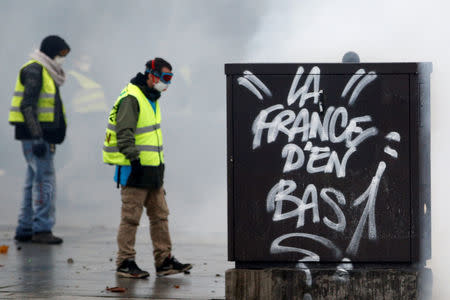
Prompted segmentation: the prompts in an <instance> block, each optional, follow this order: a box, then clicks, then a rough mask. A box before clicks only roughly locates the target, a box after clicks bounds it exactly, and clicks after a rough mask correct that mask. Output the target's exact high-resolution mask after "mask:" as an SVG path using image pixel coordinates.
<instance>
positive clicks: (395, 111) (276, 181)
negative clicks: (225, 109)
mask: <svg viewBox="0 0 450 300" xmlns="http://www.w3.org/2000/svg"><path fill="white" fill-rule="evenodd" d="M319 67H320V66H319ZM315 70H316V73H317V69H315ZM250 71H251V70H250ZM308 71H309V70H306V71H305V74H303V75H301V76H299V75H297V76H296V75H294V74H292V75H258V74H255V77H249V76H236V75H233V76H232V122H233V132H232V143H233V146H232V148H233V150H232V152H233V162H232V170H233V172H232V174H230V175H231V176H232V184H233V195H232V197H233V199H231V200H232V201H233V207H234V208H233V214H234V216H233V220H234V224H233V226H232V228H233V229H232V230H234V232H233V233H234V254H235V260H236V261H241V262H274V261H278V262H295V261H299V260H303V261H318V260H320V261H322V262H335V261H340V260H341V259H343V258H344V257H347V258H350V259H351V260H352V261H359V262H408V261H410V258H411V257H410V230H411V229H410V172H409V160H410V154H409V105H408V101H409V75H407V74H376V69H374V70H367V71H365V72H364V73H363V72H362V71H359V72H360V74H354V73H350V74H336V75H318V76H317V75H316V76H314V75H309V76H308ZM369 71H371V73H369ZM247 75H248V74H247ZM242 78H244V79H242ZM315 84H317V85H316V87H315V86H314V85H315ZM302 86H305V88H304V93H303V94H304V95H305V96H304V99H303V100H304V101H302V99H301V98H302V93H301V90H300V89H301V87H302ZM299 91H300V92H299ZM320 91H321V92H320ZM314 92H320V94H319V95H318V96H317V98H316V97H315V95H316V94H314ZM296 93H297V94H296ZM308 93H310V94H308ZM296 96H298V97H296ZM300 102H303V103H300ZM321 125H323V127H324V129H323V130H315V129H314V128H319V129H320V128H321ZM295 128H296V129H295ZM358 139H359V140H358ZM287 161H289V162H290V164H288V163H287ZM302 161H303V162H302ZM345 161H346V163H345Z"/></svg>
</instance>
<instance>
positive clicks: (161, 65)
mask: <svg viewBox="0 0 450 300" xmlns="http://www.w3.org/2000/svg"><path fill="white" fill-rule="evenodd" d="M172 76H173V73H172V66H171V65H170V64H169V63H168V62H167V61H165V60H164V59H162V58H155V59H153V60H151V61H148V62H147V63H146V70H145V73H138V74H137V75H136V76H135V77H134V78H132V79H131V81H130V83H129V84H128V85H127V86H126V87H125V88H124V89H123V90H122V92H121V93H120V95H119V97H118V98H117V101H116V103H115V104H114V106H113V108H112V110H111V113H110V115H109V118H108V126H107V129H106V136H105V142H104V146H103V161H104V162H105V163H107V164H111V165H115V166H116V173H115V181H116V182H117V186H119V185H120V186H121V196H122V213H121V221H120V226H119V232H118V236H117V243H118V248H119V251H118V253H117V259H116V264H117V274H118V275H119V276H121V277H130V278H145V277H148V276H149V273H148V272H146V271H143V270H141V269H140V268H139V267H138V266H137V264H136V261H135V256H136V251H135V249H134V245H135V238H136V230H137V227H138V225H139V220H140V219H141V215H142V211H143V208H144V207H145V208H146V212H147V215H148V217H149V220H150V236H151V239H152V243H153V256H154V260H155V268H156V273H157V275H158V276H165V275H170V274H176V273H180V272H186V271H188V270H189V269H191V268H192V265H191V264H182V263H180V262H179V261H178V260H177V259H176V258H175V257H174V256H173V255H172V253H171V251H172V243H171V239H170V234H169V227H168V219H167V217H168V215H169V209H168V207H167V203H166V199H165V190H164V188H163V179H164V153H163V138H162V132H161V110H160V105H159V101H158V99H159V98H160V97H161V93H162V92H164V91H166V90H167V88H168V87H169V84H170V83H171V79H172Z"/></svg>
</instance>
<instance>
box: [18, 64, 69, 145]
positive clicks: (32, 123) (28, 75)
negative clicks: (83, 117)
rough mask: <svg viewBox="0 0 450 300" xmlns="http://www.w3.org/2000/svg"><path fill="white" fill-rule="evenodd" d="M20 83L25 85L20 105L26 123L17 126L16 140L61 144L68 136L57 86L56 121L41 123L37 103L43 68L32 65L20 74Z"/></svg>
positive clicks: (38, 65)
mask: <svg viewBox="0 0 450 300" xmlns="http://www.w3.org/2000/svg"><path fill="white" fill-rule="evenodd" d="M19 76H20V81H21V83H22V84H23V85H24V87H25V90H24V96H23V99H22V102H21V104H20V111H21V112H22V114H23V116H24V119H25V123H24V124H17V125H16V129H15V138H16V139H17V140H29V139H39V138H43V139H44V140H45V141H47V142H48V143H50V144H61V143H62V142H63V141H64V138H65V136H66V122H65V120H64V115H63V108H62V102H61V96H60V94H59V88H58V87H57V86H56V96H55V120H54V122H52V123H44V122H42V123H40V122H38V120H37V103H38V100H39V94H40V92H41V88H42V66H41V65H40V64H38V63H32V64H29V65H28V66H26V67H25V68H23V69H22V71H21V72H20V75H19Z"/></svg>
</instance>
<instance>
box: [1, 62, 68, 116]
mask: <svg viewBox="0 0 450 300" xmlns="http://www.w3.org/2000/svg"><path fill="white" fill-rule="evenodd" d="M32 63H38V64H39V65H41V66H42V87H41V91H40V93H39V99H38V102H37V118H38V121H39V122H43V123H52V122H54V121H55V97H56V86H55V82H54V81H53V79H52V77H51V76H50V74H49V72H48V71H47V69H46V68H45V67H44V66H43V65H42V64H41V63H40V62H38V61H37V60H30V61H29V62H27V63H26V64H25V65H23V66H22V68H21V69H20V72H19V75H18V76H17V80H16V87H15V90H14V94H13V98H12V101H11V108H10V110H9V118H8V121H9V122H10V123H11V124H21V123H24V122H25V119H24V117H23V114H22V112H21V111H20V104H21V103H22V100H23V97H24V91H25V86H24V85H23V84H22V82H21V81H20V74H21V72H22V70H23V68H25V67H26V66H28V65H30V64H32ZM61 105H62V110H63V114H64V119H65V109H64V105H63V104H62V102H61Z"/></svg>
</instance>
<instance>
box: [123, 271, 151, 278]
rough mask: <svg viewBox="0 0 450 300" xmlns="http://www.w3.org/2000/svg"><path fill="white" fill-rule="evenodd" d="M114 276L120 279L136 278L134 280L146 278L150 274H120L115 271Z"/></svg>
mask: <svg viewBox="0 0 450 300" xmlns="http://www.w3.org/2000/svg"><path fill="white" fill-rule="evenodd" d="M116 274H117V276H119V277H122V278H136V279H141V278H147V277H149V276H150V274H142V275H133V274H130V273H124V272H120V271H116Z"/></svg>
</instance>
